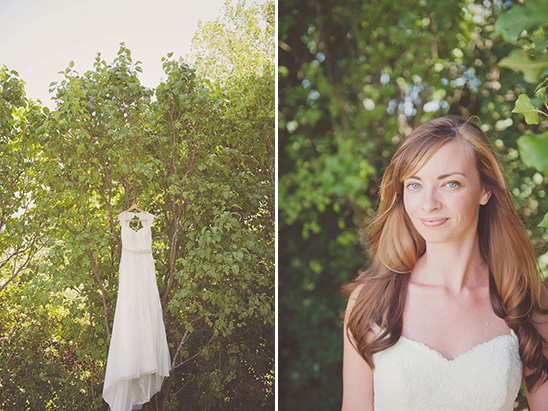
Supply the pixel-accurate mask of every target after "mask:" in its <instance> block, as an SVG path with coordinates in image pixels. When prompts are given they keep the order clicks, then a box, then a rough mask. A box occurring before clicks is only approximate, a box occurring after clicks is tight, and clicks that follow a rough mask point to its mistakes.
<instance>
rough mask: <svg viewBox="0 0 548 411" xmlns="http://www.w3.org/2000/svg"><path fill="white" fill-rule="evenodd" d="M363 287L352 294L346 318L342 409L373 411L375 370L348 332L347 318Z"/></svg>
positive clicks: (343, 410)
mask: <svg viewBox="0 0 548 411" xmlns="http://www.w3.org/2000/svg"><path fill="white" fill-rule="evenodd" d="M361 287H363V286H359V287H358V288H356V289H355V290H354V291H353V292H352V294H351V295H350V298H349V299H348V305H347V307H346V315H345V319H344V332H343V334H344V354H343V402H342V411H373V370H372V369H371V367H369V365H367V363H366V362H365V360H364V359H363V358H362V357H361V355H360V354H358V352H357V351H356V349H355V348H354V346H353V345H352V343H351V342H350V340H349V338H348V335H347V333H346V323H347V319H348V316H349V315H350V313H351V312H352V308H353V307H354V304H355V302H356V297H357V295H358V294H359V292H360V290H361Z"/></svg>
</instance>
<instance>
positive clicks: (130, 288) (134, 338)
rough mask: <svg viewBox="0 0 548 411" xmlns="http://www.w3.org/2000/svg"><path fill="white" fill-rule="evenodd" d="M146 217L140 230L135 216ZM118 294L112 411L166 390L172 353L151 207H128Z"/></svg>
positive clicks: (110, 370) (108, 387) (108, 377)
mask: <svg viewBox="0 0 548 411" xmlns="http://www.w3.org/2000/svg"><path fill="white" fill-rule="evenodd" d="M135 215H137V216H138V217H139V218H140V220H141V221H142V228H140V229H139V230H138V231H135V230H134V229H133V228H132V227H130V225H129V221H130V220H131V218H132V217H133V216H135ZM118 219H119V221H120V225H121V233H122V257H121V260H120V274H119V279H118V281H119V288H118V299H117V301H116V312H115V314H114V324H113V327H112V335H111V339H110V347H109V352H108V359H107V367H106V373H105V383H104V386H103V398H104V399H105V401H106V402H107V403H108V404H109V405H110V408H111V410H112V411H131V409H132V407H133V406H134V405H139V404H145V403H147V402H148V401H150V398H151V397H152V396H153V395H154V394H156V393H157V392H158V391H160V389H161V387H162V382H163V380H164V377H167V376H168V375H169V370H170V355H169V349H168V345H167V339H166V333H165V328H164V323H163V318H162V306H161V304H160V296H159V294H158V287H157V284H156V272H155V267H154V260H153V257H152V248H151V245H152V236H151V225H152V221H153V220H154V216H153V215H152V214H150V213H143V212H141V213H137V214H133V213H128V212H125V213H122V214H120V216H118Z"/></svg>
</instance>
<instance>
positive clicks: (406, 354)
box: [373, 331, 523, 411]
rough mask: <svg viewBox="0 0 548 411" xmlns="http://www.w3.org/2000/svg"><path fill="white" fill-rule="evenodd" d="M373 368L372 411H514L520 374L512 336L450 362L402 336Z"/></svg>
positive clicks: (376, 357)
mask: <svg viewBox="0 0 548 411" xmlns="http://www.w3.org/2000/svg"><path fill="white" fill-rule="evenodd" d="M373 363H374V365H375V368H374V370H373V388H374V403H375V411H394V410H406V411H455V410H459V411H512V410H513V405H514V401H515V399H516V397H517V394H518V391H519V387H520V385H521V381H522V370H523V366H522V363H521V360H520V356H519V340H518V337H517V335H516V334H515V332H513V331H511V332H510V334H503V335H499V336H497V337H494V338H492V339H490V340H488V341H486V342H483V343H480V344H477V345H476V346H474V347H472V348H471V349H469V350H468V351H466V352H465V353H463V354H460V355H458V356H457V357H455V358H453V359H448V358H446V357H444V356H443V355H442V354H441V353H440V352H439V351H437V350H435V349H433V348H431V347H429V346H427V345H426V344H424V343H422V342H419V341H416V340H412V339H409V338H406V337H403V336H402V337H400V339H399V340H398V341H397V342H396V344H394V345H393V346H392V347H390V348H387V349H386V350H383V351H380V352H378V353H376V354H374V355H373Z"/></svg>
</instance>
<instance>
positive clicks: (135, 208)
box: [120, 204, 149, 222]
mask: <svg viewBox="0 0 548 411" xmlns="http://www.w3.org/2000/svg"><path fill="white" fill-rule="evenodd" d="M133 210H137V211H140V212H141V213H145V214H149V213H147V212H146V211H145V210H141V209H140V208H139V207H137V204H132V205H131V207H129V208H128V209H127V210H125V211H122V213H121V214H120V215H122V214H124V213H129V212H130V211H133ZM135 215H136V214H134V216H135ZM131 221H147V220H143V219H141V218H139V219H138V220H137V219H133V218H127V219H126V222H131Z"/></svg>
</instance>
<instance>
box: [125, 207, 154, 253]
mask: <svg viewBox="0 0 548 411" xmlns="http://www.w3.org/2000/svg"><path fill="white" fill-rule="evenodd" d="M135 216H137V217H139V219H140V220H141V223H142V224H143V227H142V228H140V229H139V230H137V231H136V230H134V229H133V228H132V227H130V221H131V219H132V218H133V217H135ZM118 219H119V220H120V226H121V227H122V228H121V233H122V251H130V252H142V253H146V252H150V251H151V248H152V234H151V226H152V222H153V221H154V215H152V214H150V213H142V212H139V213H135V214H134V213H128V212H124V213H122V214H120V216H119V217H118Z"/></svg>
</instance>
